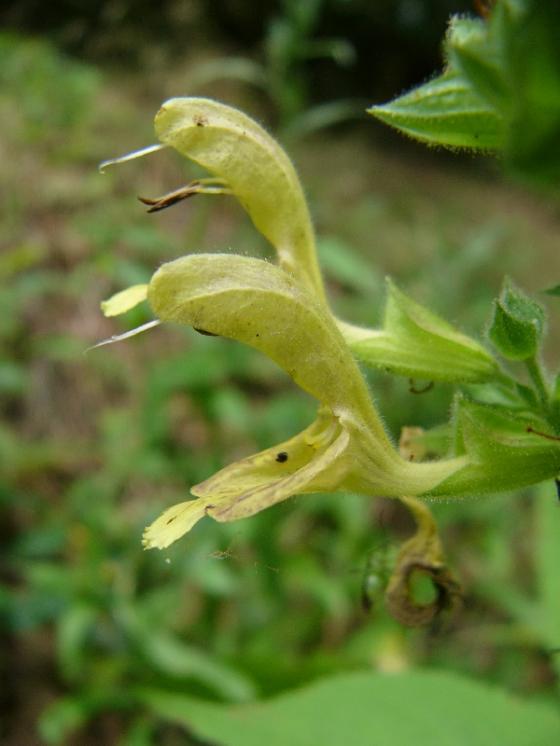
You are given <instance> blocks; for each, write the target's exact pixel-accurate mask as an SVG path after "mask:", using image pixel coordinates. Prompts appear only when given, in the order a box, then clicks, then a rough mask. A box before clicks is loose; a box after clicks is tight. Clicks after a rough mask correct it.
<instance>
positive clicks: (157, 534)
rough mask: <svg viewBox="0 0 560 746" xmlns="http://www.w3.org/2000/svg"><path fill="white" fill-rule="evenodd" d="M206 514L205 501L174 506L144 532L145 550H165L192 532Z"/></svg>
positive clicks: (194, 501) (193, 501) (189, 501)
mask: <svg viewBox="0 0 560 746" xmlns="http://www.w3.org/2000/svg"><path fill="white" fill-rule="evenodd" d="M205 514H206V509H205V506H204V501H203V500H187V502H184V503H177V505H172V506H171V507H170V508H168V509H167V510H166V511H165V512H164V513H162V514H161V515H160V516H159V518H156V520H155V521H154V522H153V523H151V524H150V525H149V526H148V527H147V528H146V530H145V531H144V534H143V536H142V544H143V545H144V548H145V549H165V547H168V546H169V545H170V544H173V542H174V541H177V539H179V538H180V537H181V536H183V534H186V533H187V532H188V531H190V530H191V528H192V527H193V526H194V524H195V523H196V522H197V521H199V520H200V519H201V518H203V517H204V516H205Z"/></svg>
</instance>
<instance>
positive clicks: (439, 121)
mask: <svg viewBox="0 0 560 746" xmlns="http://www.w3.org/2000/svg"><path fill="white" fill-rule="evenodd" d="M368 111H369V113H370V114H373V116H375V117H377V118H378V119H380V120H381V121H383V122H385V123H386V124H389V125H391V126H392V127H395V128H396V129H398V130H400V131H401V132H403V133H404V134H406V135H409V136H410V137H413V138H415V139H417V140H422V141H424V142H427V143H429V144H432V145H445V146H449V147H454V148H471V149H483V150H495V149H500V148H501V147H502V145H503V138H504V129H503V120H502V117H501V115H500V114H499V112H498V111H497V110H496V109H495V107H493V106H491V105H490V104H489V103H488V102H487V101H485V100H484V99H483V98H481V97H480V96H479V95H478V94H477V93H475V91H474V90H473V88H472V86H471V84H470V83H469V82H468V81H467V80H466V79H465V78H464V77H463V76H462V75H460V74H459V73H457V72H455V71H453V70H451V69H449V70H447V71H446V72H445V73H443V75H440V76H439V77H437V78H435V79H434V80H431V81H430V82H428V83H424V85H421V86H419V87H418V88H415V89H414V90H412V91H410V92H409V93H406V94H405V95H404V96H400V97H399V98H397V99H395V100H393V101H391V102H389V103H387V104H383V105H381V106H373V107H372V108H371V109H368Z"/></svg>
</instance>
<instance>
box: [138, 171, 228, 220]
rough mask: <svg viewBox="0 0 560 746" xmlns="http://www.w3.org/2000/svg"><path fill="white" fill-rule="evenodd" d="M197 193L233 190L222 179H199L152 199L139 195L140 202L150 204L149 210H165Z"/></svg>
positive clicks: (221, 192) (223, 192)
mask: <svg viewBox="0 0 560 746" xmlns="http://www.w3.org/2000/svg"><path fill="white" fill-rule="evenodd" d="M195 194H231V190H230V189H229V188H228V187H227V185H226V184H225V182H224V181H222V179H213V178H209V179H199V180H197V181H191V182H190V184H187V185H186V186H184V187H179V189H175V190H174V191H173V192H168V193H167V194H164V195H163V196H162V197H156V198H155V199H151V198H149V197H138V199H139V200H140V202H142V203H143V204H144V205H149V206H150V208H149V210H148V212H159V211H160V210H165V209H166V208H167V207H171V206H172V205H176V204H177V202H182V200H184V199H188V198H189V197H193V196H194V195H195Z"/></svg>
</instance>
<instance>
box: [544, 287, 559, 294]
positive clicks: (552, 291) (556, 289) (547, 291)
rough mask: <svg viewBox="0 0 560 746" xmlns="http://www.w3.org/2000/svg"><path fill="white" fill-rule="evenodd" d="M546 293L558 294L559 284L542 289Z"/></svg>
mask: <svg viewBox="0 0 560 746" xmlns="http://www.w3.org/2000/svg"><path fill="white" fill-rule="evenodd" d="M543 292H545V293H546V294H547V295H557V296H560V285H553V286H552V287H551V288H548V290H544V291H543Z"/></svg>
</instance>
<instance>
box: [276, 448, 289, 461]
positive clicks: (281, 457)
mask: <svg viewBox="0 0 560 746" xmlns="http://www.w3.org/2000/svg"><path fill="white" fill-rule="evenodd" d="M287 460H288V454H287V453H286V451H280V453H277V454H276V461H278V463H279V464H284V463H285V462H286V461H287Z"/></svg>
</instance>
